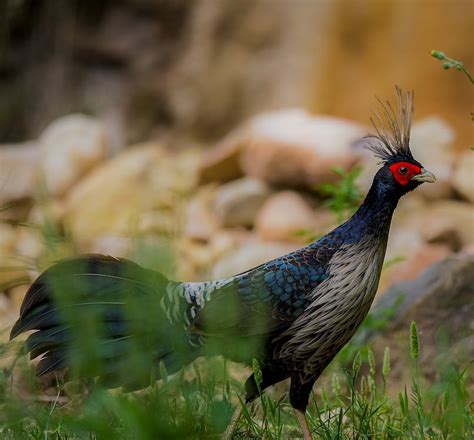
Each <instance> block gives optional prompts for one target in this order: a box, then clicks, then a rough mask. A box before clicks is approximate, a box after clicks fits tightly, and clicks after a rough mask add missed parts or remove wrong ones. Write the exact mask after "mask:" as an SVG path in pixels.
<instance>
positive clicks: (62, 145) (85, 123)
mask: <svg viewBox="0 0 474 440" xmlns="http://www.w3.org/2000/svg"><path fill="white" fill-rule="evenodd" d="M39 143H40V151H41V169H42V172H43V175H44V180H45V182H46V187H47V189H48V191H49V192H50V194H53V195H55V196H61V195H63V194H64V193H65V192H66V191H67V190H68V189H69V188H71V186H72V185H73V184H74V183H76V182H77V181H78V180H79V179H80V178H81V177H82V176H83V175H84V174H85V173H86V172H87V171H89V170H91V169H92V168H93V167H94V166H96V165H97V164H98V163H100V162H101V161H102V160H103V159H104V158H105V156H106V153H107V143H106V136H105V133H104V129H103V127H102V125H101V124H100V123H99V122H98V121H97V120H96V119H94V118H92V117H88V116H84V115H79V114H75V115H69V116H65V117H63V118H60V119H57V120H56V121H54V122H53V123H52V124H51V125H50V126H49V127H47V128H46V130H45V131H44V132H43V133H42V134H41V136H40V139H39Z"/></svg>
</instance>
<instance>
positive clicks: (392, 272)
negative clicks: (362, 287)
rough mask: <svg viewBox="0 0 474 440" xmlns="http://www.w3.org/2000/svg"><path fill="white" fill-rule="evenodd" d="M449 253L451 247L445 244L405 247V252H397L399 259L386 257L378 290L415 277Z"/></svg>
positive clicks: (380, 290) (381, 290)
mask: <svg viewBox="0 0 474 440" xmlns="http://www.w3.org/2000/svg"><path fill="white" fill-rule="evenodd" d="M450 254H451V249H450V248H449V247H448V246H446V245H442V244H422V245H418V246H413V249H412V250H407V249H405V252H403V253H400V254H399V258H400V260H399V261H397V260H398V259H397V257H396V256H394V257H393V259H392V260H391V259H390V258H387V259H386V260H385V261H386V269H385V270H384V271H383V272H382V276H381V278H380V283H379V289H378V291H379V292H383V291H384V290H385V289H386V288H387V287H390V286H392V285H394V284H395V283H398V282H400V281H408V280H414V279H416V278H417V277H418V276H419V275H420V274H421V273H422V272H423V271H424V270H425V269H426V268H428V267H430V266H431V265H432V264H434V263H436V262H438V261H440V260H443V259H444V258H446V257H448V256H449V255H450Z"/></svg>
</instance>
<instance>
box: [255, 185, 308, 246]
mask: <svg viewBox="0 0 474 440" xmlns="http://www.w3.org/2000/svg"><path fill="white" fill-rule="evenodd" d="M255 226H256V230H257V232H258V234H259V236H260V237H261V238H262V239H263V240H269V241H280V240H283V241H285V240H292V241H295V240H296V241H298V240H299V239H300V237H301V235H302V233H303V232H308V231H311V232H316V231H315V229H316V221H315V215H314V211H313V209H312V208H311V206H310V205H309V204H308V203H307V202H306V200H305V199H304V198H303V197H302V196H301V195H300V194H298V193H297V192H295V191H282V192H279V193H276V194H274V195H273V196H271V197H270V198H269V199H268V200H267V201H266V202H265V204H264V205H263V206H262V208H261V209H260V211H259V212H258V215H257V219H256V222H255Z"/></svg>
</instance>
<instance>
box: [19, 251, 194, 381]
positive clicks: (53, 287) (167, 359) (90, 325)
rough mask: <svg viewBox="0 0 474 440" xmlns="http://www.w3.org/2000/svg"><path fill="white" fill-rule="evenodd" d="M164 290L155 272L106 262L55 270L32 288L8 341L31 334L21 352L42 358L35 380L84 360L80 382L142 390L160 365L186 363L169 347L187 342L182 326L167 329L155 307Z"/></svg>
mask: <svg viewBox="0 0 474 440" xmlns="http://www.w3.org/2000/svg"><path fill="white" fill-rule="evenodd" d="M168 283H169V281H168V280H167V279H166V278H165V277H164V276H163V275H161V274H159V273H157V272H154V271H150V270H147V269H144V268H142V267H140V266H138V265H137V264H135V263H132V262H130V261H127V260H122V259H116V258H112V257H106V256H101V255H86V256H83V257H79V258H76V259H70V260H65V261H62V262H59V263H57V264H56V265H54V266H52V267H51V268H50V269H48V270H47V271H46V272H44V273H43V274H42V275H40V276H39V277H38V279H37V280H36V281H35V282H34V283H33V284H32V285H31V287H30V289H29V290H28V292H27V294H26V296H25V298H24V300H23V304H22V306H21V309H20V317H19V319H18V321H17V322H16V323H15V325H14V327H13V329H12V331H11V334H10V338H11V339H13V338H15V337H16V336H18V335H19V334H21V333H24V332H27V331H31V330H36V331H35V332H34V333H32V334H31V335H29V337H28V339H27V341H26V347H27V350H28V352H29V353H30V357H31V359H34V358H36V357H38V356H40V355H42V356H43V357H42V358H41V360H40V362H39V364H38V366H37V370H36V374H37V375H39V376H41V375H44V374H47V373H50V372H53V371H57V370H62V369H65V368H70V367H74V366H75V362H77V361H78V359H79V360H80V359H82V360H83V361H84V362H82V366H79V368H78V374H79V375H80V376H88V377H98V379H99V381H100V383H102V384H106V385H107V386H118V385H122V386H123V387H124V388H127V389H129V390H131V389H138V388H143V387H144V386H146V385H148V384H149V381H150V377H155V378H158V377H159V373H158V369H157V368H156V367H157V366H158V363H159V362H164V363H165V366H166V368H167V370H169V371H170V370H174V371H176V370H177V369H178V368H180V367H181V366H182V364H183V360H184V359H185V358H186V356H179V354H178V353H177V350H176V347H175V346H174V344H175V341H181V343H182V341H183V340H184V339H185V337H186V334H185V332H184V330H183V326H182V323H172V322H170V321H169V320H168V319H167V318H166V313H165V311H163V310H162V308H161V306H160V298H161V296H162V295H163V294H164V292H165V291H166V287H167V285H168ZM176 300H177V301H178V300H179V298H177V299H176ZM90 335H92V336H94V337H95V338H96V339H95V340H94V338H93V337H91V336H90ZM80 364H81V362H79V365H80ZM84 365H85V367H84ZM90 365H95V367H94V368H90ZM134 372H136V373H137V374H134Z"/></svg>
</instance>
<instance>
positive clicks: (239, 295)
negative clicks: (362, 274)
mask: <svg viewBox="0 0 474 440" xmlns="http://www.w3.org/2000/svg"><path fill="white" fill-rule="evenodd" d="M331 256H332V252H331V249H330V248H328V247H327V246H323V245H320V246H314V245H313V246H312V247H311V246H310V247H306V248H303V249H300V250H298V251H295V252H293V253H291V254H288V255H285V256H283V257H280V258H277V259H275V260H272V261H270V262H268V263H265V264H262V265H261V266H258V267H256V268H254V269H252V270H249V271H248V272H244V273H242V274H240V275H237V276H235V277H232V278H230V279H228V280H225V281H223V282H220V283H221V284H220V285H219V286H217V288H215V289H211V290H210V291H208V292H207V297H206V298H204V299H203V300H202V301H201V302H200V304H199V305H198V306H195V307H192V308H191V316H190V330H191V331H193V332H196V333H200V334H203V335H215V336H216V335H219V336H222V335H225V334H229V335H236V336H254V335H269V334H273V333H275V332H279V331H282V330H284V329H285V328H288V327H289V326H290V325H291V324H292V323H293V322H294V320H295V319H296V318H297V317H298V316H300V315H301V314H302V313H303V311H304V310H305V309H306V308H307V307H308V306H309V304H310V302H311V300H312V299H311V292H313V291H314V289H316V288H317V286H318V285H319V284H320V283H321V282H322V281H323V280H324V279H325V278H326V277H327V268H328V264H327V263H328V261H329V260H330V257H331ZM204 284H205V283H204ZM197 287H200V288H201V289H203V290H204V285H201V286H196V288H197Z"/></svg>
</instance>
